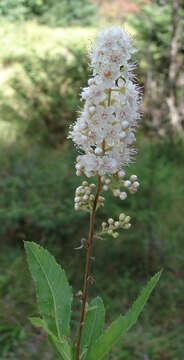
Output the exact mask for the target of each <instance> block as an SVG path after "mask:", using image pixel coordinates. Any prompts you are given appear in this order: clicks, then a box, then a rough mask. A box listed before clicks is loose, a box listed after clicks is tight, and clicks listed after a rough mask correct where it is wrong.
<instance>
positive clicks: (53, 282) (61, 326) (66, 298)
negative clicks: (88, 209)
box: [25, 241, 72, 341]
mask: <svg viewBox="0 0 184 360" xmlns="http://www.w3.org/2000/svg"><path fill="white" fill-rule="evenodd" d="M25 249H26V254H27V259H28V265H29V269H30V272H31V274H32V277H33V280H34V283H35V287H36V293H37V301H38V307H39V312H40V315H41V317H42V318H43V320H44V322H45V323H46V325H47V327H48V328H49V330H50V331H51V332H52V333H53V334H54V335H55V336H56V337H58V339H59V340H60V341H61V339H62V338H63V336H66V337H67V336H69V325H70V313H71V302H72V291H71V287H70V286H69V284H68V281H67V278H66V275H65V272H64V271H63V270H62V269H61V267H60V266H59V265H58V264H57V262H56V260H55V258H54V257H53V256H52V255H51V254H50V253H49V252H48V251H47V250H45V249H44V248H42V247H41V246H39V245H37V244H35V243H33V242H28V241H26V242H25Z"/></svg>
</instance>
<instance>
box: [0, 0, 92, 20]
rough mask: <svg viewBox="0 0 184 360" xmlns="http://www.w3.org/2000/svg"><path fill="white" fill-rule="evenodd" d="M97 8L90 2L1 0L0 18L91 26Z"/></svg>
mask: <svg viewBox="0 0 184 360" xmlns="http://www.w3.org/2000/svg"><path fill="white" fill-rule="evenodd" d="M96 14H97V8H96V6H95V5H94V4H92V3H91V1H90V0H59V1H58V0H1V2H0V18H1V19H6V20H8V21H11V22H15V21H22V20H37V21H39V22H40V23H42V24H47V25H50V26H54V27H56V26H70V25H78V26H79V25H80V26H81V25H83V26H89V25H93V24H94V23H95V21H96V20H97V17H96Z"/></svg>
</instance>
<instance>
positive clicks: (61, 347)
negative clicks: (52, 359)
mask: <svg viewBox="0 0 184 360" xmlns="http://www.w3.org/2000/svg"><path fill="white" fill-rule="evenodd" d="M30 321H31V323H32V325H34V326H35V327H41V328H43V329H44V331H45V332H46V334H47V335H48V339H49V341H50V343H51V345H52V346H53V348H54V350H55V351H56V353H57V354H58V355H59V357H60V359H61V360H71V359H72V354H71V347H70V345H69V344H68V342H67V340H66V339H64V338H63V339H61V340H60V341H59V340H58V339H57V338H56V336H55V335H54V334H53V333H52V332H51V331H50V330H49V328H48V327H47V325H46V323H45V322H44V320H42V319H40V318H30Z"/></svg>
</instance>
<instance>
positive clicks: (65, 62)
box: [0, 1, 184, 360]
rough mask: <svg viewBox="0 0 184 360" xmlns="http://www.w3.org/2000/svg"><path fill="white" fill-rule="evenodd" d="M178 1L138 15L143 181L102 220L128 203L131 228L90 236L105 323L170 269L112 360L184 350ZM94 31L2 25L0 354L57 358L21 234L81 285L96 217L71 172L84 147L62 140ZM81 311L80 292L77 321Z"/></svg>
mask: <svg viewBox="0 0 184 360" xmlns="http://www.w3.org/2000/svg"><path fill="white" fill-rule="evenodd" d="M4 3H5V2H4ZM9 3H10V1H9ZM11 3H12V4H13V1H12V2H11ZM24 3H25V2H24V1H22V4H24ZM27 3H29V2H27ZM30 3H31V2H30ZM32 3H33V4H34V1H33V2H32ZM35 3H37V4H41V3H42V2H35ZM155 3H156V2H155ZM1 4H3V1H1ZM170 4H171V3H170ZM170 4H169V2H168V5H167V9H163V8H162V7H160V5H155V7H154V11H153V8H151V12H149V11H150V9H149V8H147V9H146V10H145V12H143V11H142V12H141V14H142V16H147V15H146V14H147V13H148V12H149V14H150V15H149V18H150V19H151V21H150V22H144V24H145V26H144V27H143V26H142V23H143V22H141V21H140V22H139V21H138V20H137V21H136V23H135V20H134V24H133V26H134V28H135V30H134V31H135V39H137V41H139V44H140V46H141V48H140V52H139V57H140V58H142V61H141V65H140V67H139V68H138V73H137V74H138V78H139V81H140V83H141V84H142V85H143V84H144V88H145V90H146V94H145V95H146V98H145V104H144V105H145V106H144V108H145V110H144V111H145V113H146V116H144V118H143V126H142V127H141V128H140V129H139V136H138V139H137V147H138V149H139V152H138V156H137V161H136V162H135V163H134V164H132V166H131V167H129V168H127V173H128V174H133V173H135V174H137V175H138V177H139V180H140V183H141V186H140V189H139V191H138V193H137V194H136V195H134V196H129V197H128V199H127V200H126V201H125V202H123V203H122V202H121V201H119V202H118V201H117V200H116V199H115V198H112V197H111V196H109V197H108V199H106V206H105V208H104V212H102V211H100V212H99V217H98V221H97V224H96V226H97V228H98V226H99V225H100V223H101V221H103V220H104V219H106V218H107V217H108V216H112V215H113V217H116V216H118V215H119V213H120V212H122V211H124V212H125V213H127V215H130V216H132V225H133V226H132V229H131V230H130V231H127V232H126V231H124V232H123V233H122V235H121V236H120V237H119V238H118V239H116V240H112V239H111V238H109V239H107V240H106V241H100V240H98V241H96V242H95V246H94V256H95V261H94V265H93V268H92V270H93V276H94V278H95V280H96V282H95V284H94V285H93V286H91V288H90V298H92V297H95V296H96V295H97V294H100V295H101V296H102V298H103V300H104V303H105V307H106V309H107V321H108V322H110V321H112V320H113V319H115V318H116V317H117V315H118V314H119V313H120V312H121V313H122V312H125V311H126V310H127V309H128V307H129V306H130V304H131V303H132V302H133V301H134V299H135V298H136V297H137V295H138V293H139V291H140V288H141V287H142V285H143V284H145V283H146V280H147V279H149V278H150V275H152V274H153V273H155V272H157V271H158V270H160V269H161V268H163V269H164V272H163V274H162V277H161V280H160V282H159V285H158V286H157V288H156V290H155V291H154V293H153V295H152V297H151V299H150V301H149V303H148V305H147V306H146V308H145V310H144V312H143V314H142V315H141V318H140V320H139V322H138V324H137V325H136V326H135V327H134V328H133V329H132V330H131V332H130V333H129V334H128V335H127V336H126V338H125V339H124V342H123V344H120V346H119V347H117V348H116V349H115V350H114V353H113V354H112V355H111V357H110V359H112V360H182V359H183V342H184V336H183V331H182V324H183V321H184V318H183V309H182V308H183V293H184V284H183V278H184V272H183V261H184V249H183V234H184V221H183V219H184V208H183V199H184V187H183V182H184V171H183V163H184V143H183V140H182V139H181V138H180V137H179V136H178V134H176V135H173V134H174V132H176V133H177V131H178V129H179V134H180V135H181V134H182V131H181V125H182V120H181V118H182V111H183V109H182V102H181V98H182V89H181V81H180V80H179V79H180V77H179V79H178V72H177V73H176V78H177V79H178V80H177V81H176V82H175V85H176V86H175V88H174V93H173V92H172V91H170V87H169V84H170V81H171V78H170V77H168V72H167V71H166V65H165V64H166V60H167V68H168V67H171V68H173V58H172V57H171V56H170V48H171V44H172V41H173V35H172V36H171V32H170V30H169V29H171V28H172V25H173V21H174V20H173V19H175V18H174V13H173V9H172V8H171V7H169V8H168V6H171V5H170ZM2 6H3V5H1V7H2ZM39 6H40V5H39ZM17 8H18V7H17ZM20 9H21V8H20V7H19V14H20ZM161 10H162V11H161ZM164 10H167V11H165V12H164ZM159 11H161V12H162V15H164V16H163V17H162V21H161V20H160V17H159V14H160V12H159ZM180 18H182V14H181V11H180ZM137 19H138V17H137ZM156 20H157V21H158V23H159V24H160V21H161V23H162V27H160V25H159V26H157V22H156ZM69 24H70V23H69ZM131 24H132V20H131ZM149 24H152V32H151V35H150V37H148V30H149ZM177 24H179V21H178V22H177ZM131 26H132V25H131ZM146 26H147V27H148V28H146ZM179 31H180V28H179ZM95 32H96V30H94V29H91V30H89V29H88V30H86V29H82V28H80V29H79V28H78V29H77V28H75V29H73V28H71V29H66V30H63V29H55V30H52V29H50V28H48V27H46V26H39V25H38V24H36V23H32V22H29V23H27V24H24V23H22V24H17V23H13V24H11V25H10V24H7V23H4V24H3V26H2V27H1V31H0V38H1V48H2V52H1V54H0V82H1V92H0V153H1V156H0V239H1V241H0V360H10V359H13V360H41V359H45V360H54V359H55V356H54V354H53V352H52V350H51V349H50V347H49V346H48V344H47V339H46V338H45V336H44V335H43V333H42V332H40V331H39V330H35V329H34V328H33V327H32V326H31V324H30V322H29V320H28V317H31V316H36V315H37V312H36V305H35V303H36V299H35V291H34V288H33V284H32V281H31V278H30V274H29V273H28V269H27V264H26V261H25V254H24V251H23V240H29V241H35V242H37V243H39V244H41V245H44V246H45V247H47V248H48V249H49V250H50V251H51V252H52V253H53V254H54V255H55V256H56V258H57V261H58V262H59V263H61V265H62V267H63V268H64V269H65V270H66V273H67V276H68V277H69V279H70V282H71V283H72V285H73V287H74V289H76V293H77V292H78V290H79V289H80V288H81V283H82V281H81V280H82V272H83V268H84V260H85V251H84V250H81V251H77V250H74V248H75V247H77V246H78V245H80V239H81V238H82V237H85V236H87V231H88V216H87V215H86V214H84V213H82V212H79V213H77V212H74V209H73V198H74V192H75V188H76V186H77V185H78V184H80V182H81V179H79V178H77V177H76V176H75V172H74V161H75V157H76V152H75V149H74V148H73V146H72V145H71V144H70V143H69V142H66V134H67V132H68V127H69V124H70V123H71V122H72V121H74V119H75V118H76V116H77V113H76V111H77V109H79V107H80V105H81V104H80V101H79V92H80V88H81V87H82V86H84V85H85V84H86V82H87V74H88V70H87V59H86V45H89V43H90V41H88V40H89V39H92V38H93V37H94V34H95ZM146 34H147V35H146ZM172 34H173V33H172ZM138 35H139V36H138ZM148 38H149V39H150V38H151V43H149V44H151V45H150V51H147V48H148V40H147V39H148ZM174 39H175V38H174ZM182 51H183V50H182V49H181V48H180V46H178V52H177V54H176V56H175V62H176V63H177V68H178V67H179V69H180V75H181V69H182V61H183V53H182ZM142 54H144V56H142ZM146 54H147V55H150V57H149V56H147V57H146V56H145V55H146ZM173 94H174V105H175V108H176V109H177V110H178V111H177V115H178V117H177V119H179V120H178V123H177V124H178V125H176V128H175V130H174V128H173V124H172V114H171V112H170V108H169V107H168V106H167V104H169V102H168V99H170V100H173ZM150 124H151V126H150ZM152 125H154V126H152ZM78 309H79V300H78V298H77V297H75V299H74V310H75V311H74V316H73V320H72V328H73V331H74V329H76V326H77V324H78V316H79V313H78Z"/></svg>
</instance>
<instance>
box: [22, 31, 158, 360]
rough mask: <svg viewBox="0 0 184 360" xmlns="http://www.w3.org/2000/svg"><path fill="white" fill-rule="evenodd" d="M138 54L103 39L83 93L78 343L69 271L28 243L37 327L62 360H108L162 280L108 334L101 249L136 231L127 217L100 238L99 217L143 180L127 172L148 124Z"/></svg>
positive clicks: (124, 37) (125, 40)
mask: <svg viewBox="0 0 184 360" xmlns="http://www.w3.org/2000/svg"><path fill="white" fill-rule="evenodd" d="M134 51H135V50H134V48H133V47H132V43H131V39H130V37H129V35H128V34H127V33H126V32H125V31H124V30H122V29H121V28H110V29H107V30H102V31H101V32H100V34H99V36H98V37H97V40H96V42H95V44H94V46H93V47H92V49H91V52H90V67H91V69H92V76H91V78H90V79H89V80H88V87H86V88H84V89H83V91H82V100H83V101H84V107H83V110H82V112H81V113H80V116H79V118H78V119H77V121H76V123H75V124H74V125H73V127H72V128H71V131H70V133H69V138H71V139H72V140H73V141H74V143H75V144H76V146H77V148H78V149H79V151H80V155H79V156H78V157H77V161H76V174H77V176H86V177H87V178H88V179H87V180H85V181H82V184H81V186H79V187H78V188H77V189H76V194H75V204H74V206H75V209H76V210H77V211H79V210H81V211H87V212H89V214H90V221H89V235H88V241H84V240H83V241H82V243H81V246H80V247H84V248H85V249H86V267H85V272H84V284H83V291H81V297H80V301H81V312H80V321H79V326H78V329H77V332H76V335H74V336H71V335H70V318H71V303H72V290H71V287H70V286H69V284H68V281H67V278H66V275H65V273H64V271H63V270H62V269H61V268H60V266H59V265H58V264H57V263H56V261H55V259H54V258H53V256H51V255H50V254H49V252H48V251H47V250H45V249H43V248H42V247H40V246H39V245H37V244H35V243H30V242H26V243H25V248H26V253H27V258H28V264H29V268H30V271H31V274H32V277H33V280H34V282H35V287H36V292H37V301H38V307H39V313H40V318H32V319H31V321H32V323H33V325H35V326H38V327H42V328H43V329H44V330H45V332H46V333H47V335H48V339H49V341H50V342H51V344H52V346H53V347H54V349H55V351H56V353H57V355H58V358H60V359H62V360H79V359H80V360H100V359H104V358H107V357H108V353H109V352H110V351H111V350H112V348H113V346H114V345H115V344H116V342H118V341H119V340H120V339H121V338H123V336H124V334H125V333H126V331H127V330H128V329H130V328H131V326H132V325H133V324H134V323H135V322H136V320H137V318H138V316H139V314H140V312H141V310H142V308H143V306H144V305H145V303H146V301H147V300H148V298H149V296H150V293H151V291H152V290H153V288H154V286H155V285H156V283H157V281H158V279H159V277H160V273H157V274H156V275H155V276H153V277H152V278H151V280H150V281H149V282H148V284H147V286H146V287H145V288H144V289H143V290H142V292H141V294H140V296H139V297H138V299H137V300H136V301H135V303H134V304H133V306H132V307H131V309H130V310H129V311H128V312H127V313H126V314H125V315H124V314H123V315H120V316H119V317H118V318H117V319H116V320H115V321H114V322H113V323H112V324H111V325H110V326H109V327H106V328H105V330H104V316H105V309H104V305H103V302H102V300H101V298H100V297H97V298H95V299H94V300H92V301H91V302H90V303H89V304H88V303H87V291H88V286H89V284H90V282H91V281H90V280H91V274H90V264H91V256H92V246H93V242H94V241H95V242H98V240H99V238H101V237H103V236H105V235H110V236H112V237H113V238H117V237H118V236H119V232H120V230H121V229H125V230H128V229H129V228H130V226H131V223H130V220H131V219H130V217H129V216H128V215H125V214H124V213H121V214H120V215H119V218H118V219H114V218H113V216H112V218H109V219H105V220H104V222H103V223H102V225H101V228H100V229H97V231H96V233H95V232H94V223H95V214H96V211H97V210H98V209H101V208H103V207H104V204H105V195H104V194H105V193H106V192H107V191H110V192H112V196H114V197H118V198H120V199H121V200H122V201H124V200H125V199H126V197H127V194H128V193H130V194H135V193H136V191H137V190H138V188H139V182H138V180H137V176H136V175H134V174H133V175H131V176H130V178H129V179H127V178H126V173H125V170H124V169H125V167H126V166H127V165H128V164H129V163H131V160H132V158H133V157H134V155H135V150H134V148H133V144H134V142H135V132H136V128H137V124H138V122H139V118H140V115H139V103H140V94H139V88H138V86H137V84H136V83H135V78H134V74H133V70H134V64H132V63H131V55H132V53H133V52H134ZM91 178H92V181H90V179H91ZM71 265H72V264H71ZM72 334H73V331H72ZM72 338H73V341H72Z"/></svg>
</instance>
